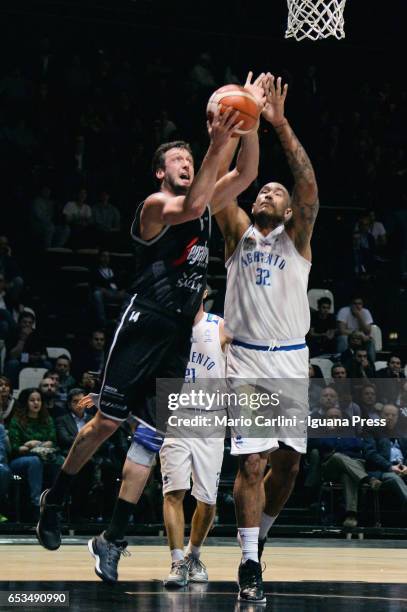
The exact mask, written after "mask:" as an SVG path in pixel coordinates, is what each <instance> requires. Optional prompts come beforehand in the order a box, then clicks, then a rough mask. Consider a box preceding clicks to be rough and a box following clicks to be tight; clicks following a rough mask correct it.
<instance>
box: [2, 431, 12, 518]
mask: <svg viewBox="0 0 407 612" xmlns="http://www.w3.org/2000/svg"><path fill="white" fill-rule="evenodd" d="M8 450H9V443H8V439H7V432H6V430H5V429H4V425H2V424H0V510H3V504H4V500H5V499H6V497H7V493H8V490H9V488H10V484H11V478H12V473H11V470H10V468H9V466H8V458H7V455H8ZM5 521H7V518H6V517H5V516H4V515H3V514H1V513H0V523H4V522H5Z"/></svg>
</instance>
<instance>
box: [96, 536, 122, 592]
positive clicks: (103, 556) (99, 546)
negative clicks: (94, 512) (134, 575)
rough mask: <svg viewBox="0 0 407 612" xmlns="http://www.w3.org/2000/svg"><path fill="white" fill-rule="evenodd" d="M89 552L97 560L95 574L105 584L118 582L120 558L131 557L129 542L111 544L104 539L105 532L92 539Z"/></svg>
mask: <svg viewBox="0 0 407 612" xmlns="http://www.w3.org/2000/svg"><path fill="white" fill-rule="evenodd" d="M88 548H89V552H90V554H91V555H92V557H93V558H94V559H95V561H96V563H95V573H96V575H97V576H99V578H101V579H102V580H104V581H105V582H110V583H113V582H117V579H118V573H117V566H118V564H119V560H120V557H121V556H122V555H123V556H124V557H129V556H130V553H129V551H128V550H126V548H127V542H125V541H124V540H123V541H122V542H109V541H108V540H106V539H105V537H104V532H103V533H101V534H100V535H98V536H96V537H95V538H92V539H90V540H89V542H88Z"/></svg>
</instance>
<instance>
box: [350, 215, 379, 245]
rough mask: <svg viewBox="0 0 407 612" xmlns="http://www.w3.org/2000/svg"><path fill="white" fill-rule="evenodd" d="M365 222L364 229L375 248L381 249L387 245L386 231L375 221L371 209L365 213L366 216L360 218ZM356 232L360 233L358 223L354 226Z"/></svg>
mask: <svg viewBox="0 0 407 612" xmlns="http://www.w3.org/2000/svg"><path fill="white" fill-rule="evenodd" d="M362 218H363V219H364V222H365V228H366V229H367V231H368V232H369V234H371V235H372V236H373V238H374V241H375V243H376V247H378V248H383V247H385V246H386V243H387V234H386V229H385V227H384V225H383V223H381V222H380V221H377V219H376V212H375V211H374V210H373V209H370V210H368V211H366V214H365V215H364V216H363V217H362ZM362 225H363V224H362ZM355 230H356V231H360V227H359V223H357V224H356V226H355Z"/></svg>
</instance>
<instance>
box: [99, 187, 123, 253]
mask: <svg viewBox="0 0 407 612" xmlns="http://www.w3.org/2000/svg"><path fill="white" fill-rule="evenodd" d="M109 200H110V195H109V193H108V192H107V191H102V192H101V194H100V199H99V202H98V203H97V204H95V206H94V207H93V209H92V213H93V221H94V224H95V228H96V230H97V232H98V233H99V235H100V237H101V239H102V241H105V240H106V238H108V237H109V235H110V234H112V233H115V234H117V232H119V231H120V212H119V209H118V208H117V207H116V206H113V204H111V203H110V201H109Z"/></svg>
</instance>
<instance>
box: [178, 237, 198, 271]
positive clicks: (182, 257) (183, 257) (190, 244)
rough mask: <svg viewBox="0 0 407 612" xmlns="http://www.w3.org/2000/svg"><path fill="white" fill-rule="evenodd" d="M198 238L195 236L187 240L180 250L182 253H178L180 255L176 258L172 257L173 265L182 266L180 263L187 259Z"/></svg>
mask: <svg viewBox="0 0 407 612" xmlns="http://www.w3.org/2000/svg"><path fill="white" fill-rule="evenodd" d="M198 240H199V238H198V237H196V238H192V240H190V241H189V242H188V244H187V246H186V247H185V249H184V250H183V251H182V254H181V255H180V257H178V259H174V261H173V262H172V263H173V265H174V266H182V264H183V263H185V262H186V261H187V260H188V257H189V254H190V252H191V250H192V249H193V247H194V246H195V245H196V243H197V242H198Z"/></svg>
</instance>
